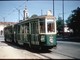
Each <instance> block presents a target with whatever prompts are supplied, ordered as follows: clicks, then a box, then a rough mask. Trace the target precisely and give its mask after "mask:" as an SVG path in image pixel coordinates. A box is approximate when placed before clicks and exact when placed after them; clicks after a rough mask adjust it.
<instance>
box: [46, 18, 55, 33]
mask: <svg viewBox="0 0 80 60" xmlns="http://www.w3.org/2000/svg"><path fill="white" fill-rule="evenodd" d="M52 32H55V23H54V20H47V33H52Z"/></svg>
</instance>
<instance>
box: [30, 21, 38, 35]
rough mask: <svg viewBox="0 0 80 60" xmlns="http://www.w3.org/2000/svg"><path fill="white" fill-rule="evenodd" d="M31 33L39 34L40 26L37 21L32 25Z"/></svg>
mask: <svg viewBox="0 0 80 60" xmlns="http://www.w3.org/2000/svg"><path fill="white" fill-rule="evenodd" d="M31 33H32V34H37V33H38V24H37V22H36V21H34V22H32V23H31Z"/></svg>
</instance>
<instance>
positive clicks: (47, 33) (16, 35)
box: [4, 15, 57, 49]
mask: <svg viewBox="0 0 80 60" xmlns="http://www.w3.org/2000/svg"><path fill="white" fill-rule="evenodd" d="M4 37H5V41H7V42H12V43H16V44H19V45H24V44H28V45H29V47H31V48H32V47H33V46H35V47H36V48H44V47H45V48H47V49H51V48H53V47H56V45H57V41H56V19H55V17H54V16H52V15H44V16H37V17H34V18H29V19H27V20H24V21H21V22H19V23H16V24H14V25H11V26H7V27H5V28H4ZM25 46H26V45H25Z"/></svg>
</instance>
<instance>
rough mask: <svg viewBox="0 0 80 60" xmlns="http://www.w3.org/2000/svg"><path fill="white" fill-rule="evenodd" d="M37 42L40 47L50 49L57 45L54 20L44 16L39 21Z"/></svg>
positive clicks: (51, 17)
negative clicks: (38, 41)
mask: <svg viewBox="0 0 80 60" xmlns="http://www.w3.org/2000/svg"><path fill="white" fill-rule="evenodd" d="M39 26H40V28H39V34H40V35H39V36H40V38H39V40H40V45H41V46H42V47H48V48H52V47H54V46H56V45H57V41H56V20H55V18H54V17H53V16H45V18H43V19H40V20H39Z"/></svg>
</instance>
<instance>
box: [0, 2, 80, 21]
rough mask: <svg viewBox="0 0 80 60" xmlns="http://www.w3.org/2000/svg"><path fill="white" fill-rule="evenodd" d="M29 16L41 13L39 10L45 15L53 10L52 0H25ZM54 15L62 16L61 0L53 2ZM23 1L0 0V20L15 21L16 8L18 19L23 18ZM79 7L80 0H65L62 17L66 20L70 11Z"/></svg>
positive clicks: (16, 18)
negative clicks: (26, 0)
mask: <svg viewBox="0 0 80 60" xmlns="http://www.w3.org/2000/svg"><path fill="white" fill-rule="evenodd" d="M26 5H27V9H28V12H29V17H30V16H31V15H33V14H37V15H39V16H40V15H41V10H42V11H43V14H44V15H45V14H46V12H47V11H48V10H52V11H53V4H52V1H28V2H26ZM54 5H55V6H54V7H55V8H54V10H55V17H56V18H58V16H60V17H62V1H55V2H54ZM24 6H25V1H0V21H3V17H5V21H8V22H17V21H18V10H17V9H20V19H23V10H24ZM77 7H80V1H65V2H64V13H65V14H64V19H65V20H66V19H67V18H68V16H69V15H70V14H71V11H72V10H74V9H76V8H77Z"/></svg>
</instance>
